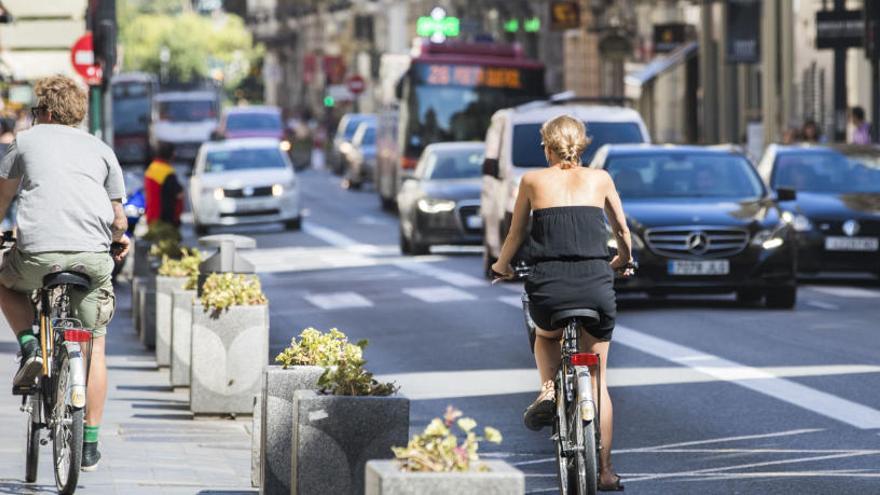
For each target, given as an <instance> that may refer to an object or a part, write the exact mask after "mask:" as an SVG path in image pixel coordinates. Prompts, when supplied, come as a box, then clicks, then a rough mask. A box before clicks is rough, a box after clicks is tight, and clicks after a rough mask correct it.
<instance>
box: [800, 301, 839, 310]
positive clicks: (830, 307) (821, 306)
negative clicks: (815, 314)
mask: <svg viewBox="0 0 880 495" xmlns="http://www.w3.org/2000/svg"><path fill="white" fill-rule="evenodd" d="M807 306H812V307H814V308H818V309H824V310H828V311H837V310H838V309H840V307H839V306H838V305H836V304H831V303H827V302H824V301H807Z"/></svg>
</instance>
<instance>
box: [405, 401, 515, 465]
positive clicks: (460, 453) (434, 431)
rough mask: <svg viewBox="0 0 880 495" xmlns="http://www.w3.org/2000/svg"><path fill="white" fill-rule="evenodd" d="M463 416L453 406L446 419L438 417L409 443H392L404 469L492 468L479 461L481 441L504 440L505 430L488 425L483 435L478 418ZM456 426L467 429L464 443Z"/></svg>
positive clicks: (499, 441)
mask: <svg viewBox="0 0 880 495" xmlns="http://www.w3.org/2000/svg"><path fill="white" fill-rule="evenodd" d="M462 416H463V415H462V412H461V411H459V410H458V409H455V408H454V407H452V406H449V407H447V408H446V414H445V415H444V416H443V419H440V418H434V420H433V421H431V423H430V424H429V425H428V426H427V427H426V428H425V431H423V432H422V434H421V435H416V436H414V437H413V438H412V440H410V441H409V444H407V446H406V447H392V449H391V450H393V451H394V457H396V458H397V460H398V462H399V463H400V468H401V470H403V471H413V472H435V473H436V472H463V471H471V470H474V469H476V470H477V471H486V470H487V469H488V468H486V466H484V465H482V464H479V461H480V456H479V454H478V453H477V451H478V449H479V446H480V445H479V444H480V442H481V441H483V440H485V441H487V442H491V443H496V444H498V443H501V440H502V438H501V432H499V431H498V430H496V429H495V428H492V427H489V426H487V427H485V428H483V436H482V437H480V436H477V434H476V429H477V422H476V421H474V420H473V419H471V418H465V417H462ZM453 426H455V427H457V428H458V429H459V430H461V432H462V433H464V440H462V441H461V443H459V441H458V437H457V436H456V435H455V433H453V431H452V430H453Z"/></svg>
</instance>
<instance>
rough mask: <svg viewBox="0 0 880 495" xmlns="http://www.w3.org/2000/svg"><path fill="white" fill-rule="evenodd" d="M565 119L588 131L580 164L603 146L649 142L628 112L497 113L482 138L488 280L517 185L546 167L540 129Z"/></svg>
mask: <svg viewBox="0 0 880 495" xmlns="http://www.w3.org/2000/svg"><path fill="white" fill-rule="evenodd" d="M566 114H567V115H571V116H573V117H575V118H578V119H581V120H582V121H583V122H584V123H585V124H586V125H587V135H589V136H590V137H591V138H592V141H591V142H590V145H589V147H587V150H586V151H585V152H584V155H583V162H584V163H589V162H590V161H591V160H592V158H593V154H594V153H595V152H596V150H598V149H599V148H600V147H601V146H602V145H603V144H615V143H649V142H650V141H651V140H650V137H649V136H648V128H647V127H645V123H644V122H643V121H642V117H641V115H639V113H638V112H636V111H635V110H632V109H630V108H623V107H614V106H604V105H584V104H571V103H566V104H557V103H553V102H542V103H530V104H526V105H522V106H520V107H515V108H506V109H503V110H499V111H497V112H495V114H494V115H493V116H492V123H491V124H490V126H489V130H488V131H487V132H486V157H485V161H484V162H483V187H482V191H481V196H480V214H481V216H482V218H483V228H484V236H483V239H484V240H483V263H484V271H485V273H486V274H487V276H488V273H489V267H490V266H492V264H493V263H495V260H497V259H498V256H499V254H500V253H501V245H502V243H503V242H504V238H505V237H506V236H507V231H508V229H509V228H510V221H511V217H512V215H513V205H514V203H515V202H516V195H517V192H518V190H519V181H520V179H521V178H522V176H523V174H525V173H526V172H528V171H529V170H533V169H535V168H539V167H545V166H547V162H546V160H545V158H544V151H543V149H542V148H541V133H540V130H541V125H542V124H543V123H544V122H546V121H548V120H550V119H552V118H554V117H557V116H559V115H566Z"/></svg>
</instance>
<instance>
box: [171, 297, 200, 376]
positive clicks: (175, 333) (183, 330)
mask: <svg viewBox="0 0 880 495" xmlns="http://www.w3.org/2000/svg"><path fill="white" fill-rule="evenodd" d="M195 297H196V291H194V290H175V291H174V292H172V293H171V305H172V311H171V373H170V377H171V386H172V387H189V363H190V352H191V350H190V349H191V344H192V307H193V299H194V298H195Z"/></svg>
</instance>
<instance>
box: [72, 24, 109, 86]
mask: <svg viewBox="0 0 880 495" xmlns="http://www.w3.org/2000/svg"><path fill="white" fill-rule="evenodd" d="M70 63H71V64H73V69H74V70H75V71H76V73H77V74H79V75H80V76H82V78H83V79H85V81H86V84H90V85H92V84H101V75H102V71H101V66H100V65H98V64H96V63H95V52H94V51H93V49H92V33H86V34H84V35H82V36H81V37H80V38H79V39H78V40H76V43H74V44H73V46H72V47H71V48H70Z"/></svg>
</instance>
